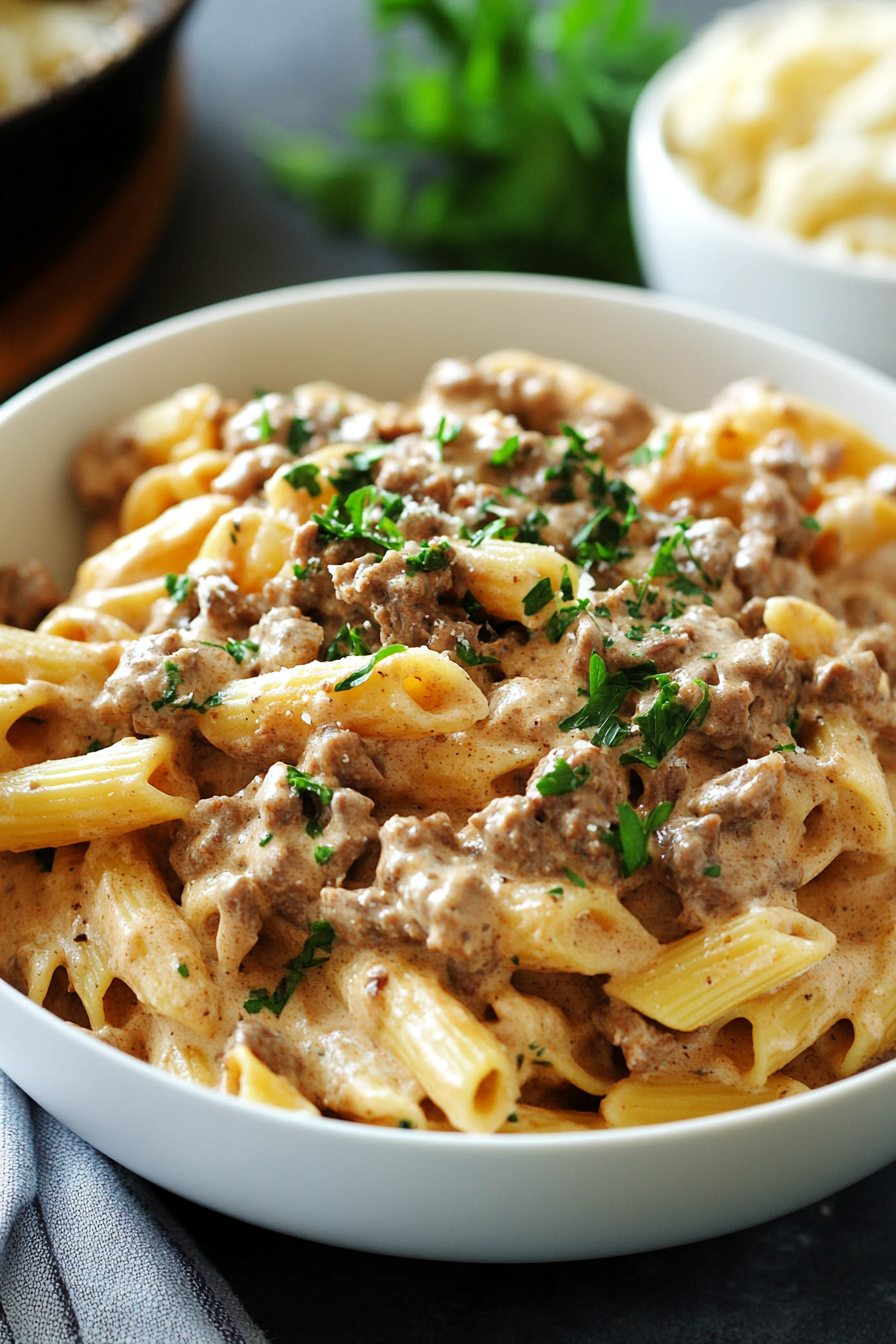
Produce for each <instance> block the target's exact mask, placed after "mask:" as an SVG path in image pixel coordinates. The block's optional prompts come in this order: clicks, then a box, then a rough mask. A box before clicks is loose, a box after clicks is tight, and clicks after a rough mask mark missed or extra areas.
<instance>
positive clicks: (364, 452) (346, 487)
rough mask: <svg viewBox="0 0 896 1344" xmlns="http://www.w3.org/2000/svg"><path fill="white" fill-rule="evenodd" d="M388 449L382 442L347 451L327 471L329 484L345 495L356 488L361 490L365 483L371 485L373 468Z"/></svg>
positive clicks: (351, 492) (350, 493) (352, 492)
mask: <svg viewBox="0 0 896 1344" xmlns="http://www.w3.org/2000/svg"><path fill="white" fill-rule="evenodd" d="M388 451H389V450H388V446H387V445H385V444H384V445H382V446H381V447H380V446H377V445H372V446H371V447H369V448H360V449H359V450H358V451H357V452H356V453H347V454H346V455H345V457H344V458H343V459H342V461H341V462H340V464H339V466H338V467H336V468H334V469H333V470H332V471H328V472H327V478H328V480H329V481H330V484H331V485H332V486H333V488H334V489H335V490H336V491H337V492H338V493H339V494H340V495H345V496H346V497H348V496H349V495H352V494H354V492H355V491H356V490H363V489H364V487H365V486H367V485H373V468H374V467H375V466H376V464H377V462H379V460H380V458H381V457H382V456H383V454H384V453H386V452H388Z"/></svg>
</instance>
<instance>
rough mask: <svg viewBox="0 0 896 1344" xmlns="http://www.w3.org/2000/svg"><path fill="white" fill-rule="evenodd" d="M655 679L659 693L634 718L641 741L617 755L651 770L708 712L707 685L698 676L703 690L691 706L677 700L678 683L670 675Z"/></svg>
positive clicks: (628, 763) (629, 763) (625, 761)
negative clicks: (636, 746)
mask: <svg viewBox="0 0 896 1344" xmlns="http://www.w3.org/2000/svg"><path fill="white" fill-rule="evenodd" d="M656 680H657V682H658V683H659V688H660V689H659V694H658V695H657V697H656V699H655V700H654V702H653V704H652V705H651V706H650V708H649V709H648V710H647V712H646V713H645V714H638V715H637V716H636V717H635V720H634V722H635V723H636V724H637V726H638V728H639V729H640V730H641V737H642V740H643V743H644V745H643V746H642V747H638V748H636V749H635V750H634V751H627V752H625V753H624V755H622V756H620V758H619V760H620V763H621V764H622V765H631V764H633V763H634V762H640V763H641V764H642V765H647V766H649V767H650V769H651V770H655V769H656V768H657V766H658V765H659V763H660V761H661V760H662V759H663V757H665V756H668V754H669V752H670V751H671V750H672V748H673V747H675V746H677V745H678V743H679V742H680V741H681V739H682V738H683V737H684V735H685V733H689V732H691V730H692V729H696V728H699V727H700V725H701V724H702V722H703V720H704V719H705V718H706V716H707V714H708V713H709V704H710V695H709V687H708V686H707V685H706V682H704V681H701V680H700V678H699V677H698V678H697V679H696V684H697V685H698V686H699V687H700V688H701V690H702V692H703V694H702V695H701V697H700V703H699V704H698V705H697V706H695V708H694V709H689V708H688V706H687V705H686V704H685V703H684V702H683V701H682V700H679V698H678V686H677V685H676V684H675V682H674V681H673V680H672V679H671V677H667V676H666V675H665V673H663V672H661V673H659V675H658V676H657V678H656Z"/></svg>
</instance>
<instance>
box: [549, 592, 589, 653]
mask: <svg viewBox="0 0 896 1344" xmlns="http://www.w3.org/2000/svg"><path fill="white" fill-rule="evenodd" d="M587 606H588V599H587V597H580V598H579V600H578V602H576V603H574V604H573V606H571V607H558V608H557V610H556V611H553V612H551V614H550V616H549V617H548V620H547V623H546V624H545V627H544V632H545V634H546V635H547V637H548V639H549V640H550V641H551V643H552V644H558V643H559V642H560V640H561V639H562V638H563V636H564V635H565V634H566V632H567V630H568V629H569V627H570V626H571V625H572V623H573V621H574V620H575V619H576V617H577V616H578V615H579V613H580V612H583V611H584V610H585V609H586V607H587Z"/></svg>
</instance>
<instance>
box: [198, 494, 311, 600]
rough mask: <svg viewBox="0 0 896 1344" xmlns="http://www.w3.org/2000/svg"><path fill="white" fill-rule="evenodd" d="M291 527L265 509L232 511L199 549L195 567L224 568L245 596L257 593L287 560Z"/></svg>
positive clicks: (220, 519)
mask: <svg viewBox="0 0 896 1344" xmlns="http://www.w3.org/2000/svg"><path fill="white" fill-rule="evenodd" d="M293 531H294V528H293V524H292V523H291V522H289V521H288V520H287V519H285V518H278V517H277V515H276V514H273V513H270V512H268V511H266V510H264V509H251V508H245V509H234V510H233V511H232V512H229V513H225V514H224V515H223V517H221V518H219V519H218V520H217V522H216V523H215V525H214V527H212V528H211V530H210V531H209V534H208V536H207V537H206V538H205V540H204V541H203V543H202V546H201V547H200V550H199V554H198V556H197V567H199V566H202V565H203V564H204V563H206V562H208V561H212V562H213V563H214V564H215V565H216V566H219V565H220V566H223V567H224V569H225V571H226V573H227V576H228V578H230V579H232V580H233V582H234V583H235V584H236V585H237V587H238V588H240V589H242V591H243V592H246V593H258V592H260V591H261V589H262V588H263V587H264V585H265V584H266V583H267V581H268V579H272V578H273V577H274V575H275V574H277V573H278V572H279V571H280V570H281V569H282V568H283V566H284V564H285V563H286V561H287V560H288V558H289V548H290V545H291V543H292V538H293Z"/></svg>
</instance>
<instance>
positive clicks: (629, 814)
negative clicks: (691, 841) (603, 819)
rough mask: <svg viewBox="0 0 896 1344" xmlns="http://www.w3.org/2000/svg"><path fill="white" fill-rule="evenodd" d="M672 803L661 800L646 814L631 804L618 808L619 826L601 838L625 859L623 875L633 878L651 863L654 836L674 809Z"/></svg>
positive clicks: (621, 804) (622, 804)
mask: <svg viewBox="0 0 896 1344" xmlns="http://www.w3.org/2000/svg"><path fill="white" fill-rule="evenodd" d="M672 807H673V804H672V803H670V802H665V803H657V805H656V807H654V808H653V809H652V810H651V811H650V812H648V813H647V816H646V817H642V816H641V814H640V813H639V812H636V811H635V809H634V808H633V807H632V805H631V803H620V804H619V807H618V809H617V810H618V814H619V826H618V828H617V827H614V828H611V829H610V830H609V831H608V832H603V831H602V832H601V836H600V838H601V840H602V841H603V842H604V844H606V845H609V846H610V848H611V849H615V850H616V852H617V853H618V854H619V855H620V856H621V858H622V876H623V877H631V875H632V873H634V872H637V870H638V869H639V868H646V867H647V865H648V864H649V863H650V848H649V845H648V839H649V837H650V835H651V834H652V833H653V832H654V831H656V830H659V828H660V826H662V824H663V822H664V821H665V820H666V818H667V817H668V816H669V813H670V812H671V811H672Z"/></svg>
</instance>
